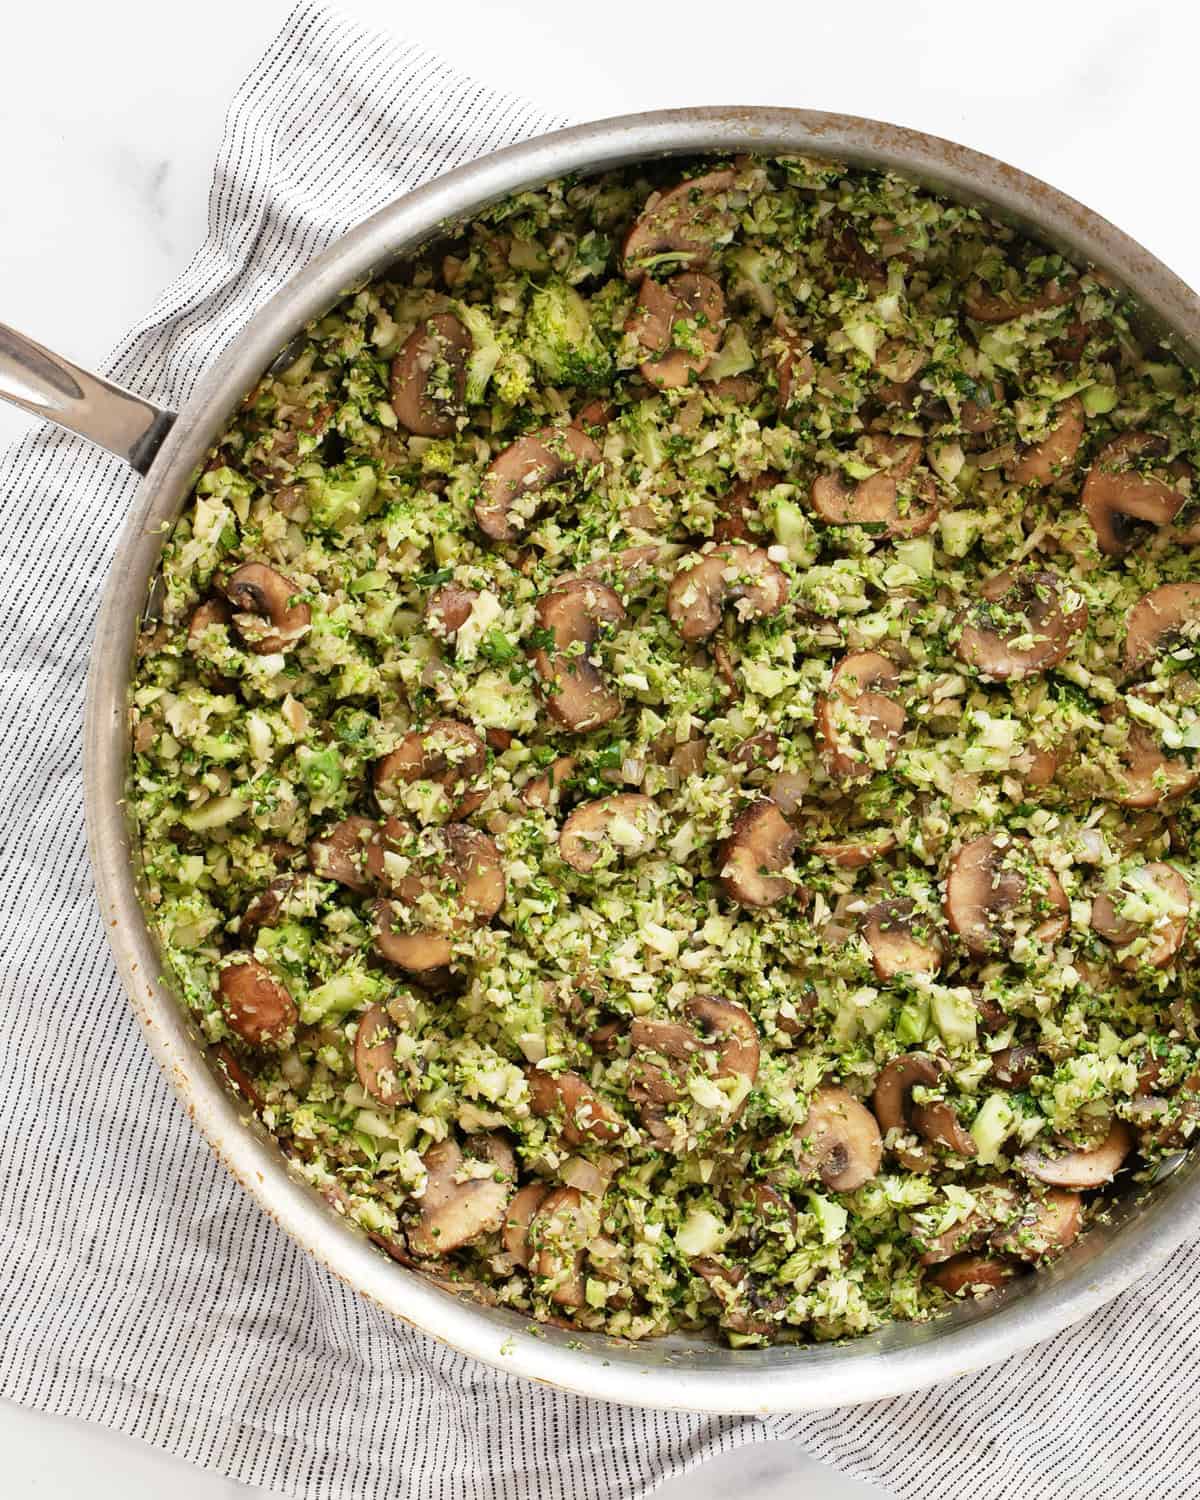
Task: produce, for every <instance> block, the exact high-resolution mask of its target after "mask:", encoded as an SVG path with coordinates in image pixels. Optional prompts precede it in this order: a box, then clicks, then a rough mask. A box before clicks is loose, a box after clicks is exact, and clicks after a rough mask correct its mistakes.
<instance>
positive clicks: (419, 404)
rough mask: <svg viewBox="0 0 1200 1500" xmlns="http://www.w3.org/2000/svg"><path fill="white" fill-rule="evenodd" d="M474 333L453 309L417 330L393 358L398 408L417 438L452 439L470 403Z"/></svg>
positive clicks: (403, 423) (402, 421)
mask: <svg viewBox="0 0 1200 1500" xmlns="http://www.w3.org/2000/svg"><path fill="white" fill-rule="evenodd" d="M472 347H473V346H472V342H471V335H470V334H469V333H468V332H467V330H466V329H465V328H464V327H463V325H462V324H461V323H460V322H459V320H458V319H457V318H456V317H455V316H454V314H453V313H437V314H436V315H435V316H434V317H432V318H429V319H428V320H427V321H426V322H424V323H421V324H420V325H418V327H416V328H414V329H413V331H412V333H410V334H409V336H408V338H407V339H405V341H404V346H403V348H402V349H401V350H400V353H399V354H397V355H396V357H395V359H394V360H392V371H391V387H390V389H391V399H392V410H393V411H394V412H395V413H396V416H397V417H398V418H399V420H400V425H401V426H402V427H407V428H408V430H409V432H411V433H415V434H416V436H417V437H433V438H441V437H451V436H452V435H453V433H454V431H455V429H456V427H457V419H458V418H459V417H460V416H462V415H463V413H464V411H465V410H466V407H465V405H464V401H463V397H464V395H465V393H466V389H467V364H468V362H469V360H470V358H471V350H472Z"/></svg>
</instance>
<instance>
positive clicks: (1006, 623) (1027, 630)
mask: <svg viewBox="0 0 1200 1500" xmlns="http://www.w3.org/2000/svg"><path fill="white" fill-rule="evenodd" d="M979 594H980V598H981V600H982V602H981V603H977V604H969V605H967V606H966V607H965V608H964V609H963V610H961V611H960V613H959V615H958V622H959V625H960V627H961V628H960V631H959V637H958V640H957V641H956V642H955V644H954V650H955V653H956V654H957V655H958V656H959V657H960V658H961V660H963V661H965V662H966V663H967V665H968V666H971V667H974V668H975V670H976V671H977V672H978V673H979V675H980V676H981V677H982V678H984V679H985V680H986V681H989V682H1003V681H1016V680H1018V679H1020V678H1022V677H1029V676H1031V675H1032V674H1033V673H1035V672H1044V671H1046V670H1047V669H1048V668H1050V667H1056V666H1057V665H1058V664H1059V663H1060V662H1061V661H1064V660H1065V659H1066V657H1067V655H1068V654H1069V653H1070V650H1071V646H1072V644H1073V642H1074V640H1075V637H1076V636H1077V635H1078V634H1079V633H1080V631H1082V630H1083V628H1084V627H1085V625H1086V624H1087V605H1086V604H1085V603H1084V602H1083V600H1082V598H1080V597H1079V595H1078V594H1076V593H1074V591H1073V590H1071V589H1070V588H1069V587H1068V586H1067V585H1066V584H1064V583H1063V582H1062V580H1061V579H1059V578H1058V577H1057V576H1056V575H1055V574H1054V573H1051V572H1049V571H1048V570H1047V569H1041V570H1039V571H1038V572H1035V573H1023V572H1018V571H1017V570H1016V569H1014V568H1006V569H1005V571H1004V572H1003V573H997V574H995V575H994V576H993V577H991V578H989V579H987V580H986V581H985V582H984V583H982V584H981V585H980V587H979Z"/></svg>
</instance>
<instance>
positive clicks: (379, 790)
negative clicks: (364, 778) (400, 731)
mask: <svg viewBox="0 0 1200 1500" xmlns="http://www.w3.org/2000/svg"><path fill="white" fill-rule="evenodd" d="M486 765H487V750H486V748H485V747H484V743H483V741H482V740H481V739H480V738H479V736H478V735H477V734H476V733H475V731H474V730H473V729H472V728H471V727H470V726H469V725H467V724H460V723H459V722H458V720H457V719H435V720H434V721H433V723H432V724H430V725H429V727H428V728H427V729H414V730H412V731H410V732H409V733H408V734H406V735H405V736H404V738H403V739H402V740H401V741H400V743H399V744H398V745H397V746H396V748H395V749H394V750H392V751H391V752H390V753H389V754H387V755H385V756H384V757H383V759H382V760H380V761H379V762H378V763H377V764H376V766H375V777H374V780H375V796H376V798H377V800H378V802H379V805H380V807H382V808H383V810H384V812H394V811H396V810H398V808H397V794H398V792H399V790H400V788H401V787H404V786H410V785H411V784H412V783H413V782H414V781H433V782H437V783H438V785H440V786H441V787H442V789H443V790H444V791H445V793H446V796H447V798H448V799H449V803H448V807H449V810H450V815H451V816H452V817H454V818H465V817H468V816H469V815H470V814H471V813H472V812H474V811H475V810H476V809H477V808H478V807H479V805H480V804H481V803H482V801H483V800H484V797H485V796H486V795H487V794H486V792H485V791H484V790H483V789H482V788H480V787H478V786H476V785H475V784H474V783H475V782H476V781H477V780H478V778H479V776H480V775H481V774H482V772H483V770H484V768H485V767H486Z"/></svg>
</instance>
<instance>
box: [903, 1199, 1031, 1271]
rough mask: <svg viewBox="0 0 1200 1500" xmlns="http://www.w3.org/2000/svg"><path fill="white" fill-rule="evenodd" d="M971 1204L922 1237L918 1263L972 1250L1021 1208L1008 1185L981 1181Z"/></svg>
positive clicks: (1002, 1227) (923, 1263) (937, 1262)
mask: <svg viewBox="0 0 1200 1500" xmlns="http://www.w3.org/2000/svg"><path fill="white" fill-rule="evenodd" d="M974 1198H975V1207H974V1208H973V1209H971V1211H970V1212H969V1213H968V1214H966V1215H965V1216H964V1217H962V1218H960V1219H958V1220H957V1221H956V1222H955V1223H953V1224H951V1225H950V1226H949V1227H948V1228H946V1229H943V1230H942V1231H941V1232H940V1233H939V1234H935V1235H932V1236H930V1237H925V1236H922V1237H921V1239H920V1243H921V1244H922V1245H923V1246H924V1249H923V1250H922V1252H921V1257H920V1259H921V1264H922V1265H923V1266H932V1265H938V1264H941V1263H942V1262H944V1261H948V1260H950V1259H951V1258H952V1257H953V1256H956V1255H961V1254H963V1253H964V1252H965V1251H969V1250H975V1249H977V1248H978V1247H979V1246H980V1245H982V1244H983V1242H984V1241H985V1240H987V1239H988V1238H989V1237H990V1236H992V1235H994V1234H998V1233H1000V1232H1001V1231H1002V1230H1003V1229H1004V1228H1005V1227H1006V1226H1007V1225H1008V1224H1011V1223H1012V1222H1013V1220H1014V1219H1015V1218H1016V1216H1017V1215H1018V1214H1019V1212H1020V1210H1021V1200H1020V1199H1019V1198H1018V1196H1017V1194H1016V1193H1015V1192H1014V1191H1013V1190H1012V1188H1009V1187H1002V1186H999V1185H994V1184H985V1185H983V1186H982V1187H978V1188H976V1189H975V1190H974Z"/></svg>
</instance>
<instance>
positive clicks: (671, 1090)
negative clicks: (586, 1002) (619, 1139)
mask: <svg viewBox="0 0 1200 1500" xmlns="http://www.w3.org/2000/svg"><path fill="white" fill-rule="evenodd" d="M683 1009H684V1015H685V1016H686V1017H687V1019H688V1021H689V1022H691V1023H692V1024H691V1025H685V1024H684V1023H682V1022H679V1021H648V1020H642V1019H639V1020H636V1021H634V1023H633V1025H632V1026H631V1027H630V1029H629V1040H630V1043H631V1045H632V1048H633V1052H634V1057H633V1061H632V1062H631V1065H630V1080H631V1082H630V1089H629V1097H630V1099H632V1100H633V1102H634V1104H635V1105H637V1107H638V1113H639V1115H640V1116H641V1119H642V1123H643V1125H645V1126H646V1128H647V1129H648V1130H649V1132H650V1134H651V1136H652V1137H653V1138H654V1140H655V1141H656V1143H657V1144H659V1145H660V1146H662V1147H664V1148H669V1147H670V1146H671V1144H672V1140H673V1137H672V1132H671V1131H670V1130H669V1129H667V1128H666V1126H665V1123H664V1116H663V1107H664V1106H665V1105H668V1104H675V1103H677V1102H678V1101H679V1100H681V1099H683V1098H684V1097H685V1095H686V1093H687V1076H688V1070H689V1069H690V1067H691V1065H692V1063H693V1062H694V1060H695V1059H696V1058H698V1057H704V1058H705V1059H706V1060H707V1062H706V1076H708V1077H713V1078H716V1079H723V1078H739V1079H742V1080H744V1083H743V1084H742V1086H741V1089H740V1092H737V1093H733V1094H730V1095H729V1098H730V1100H731V1102H732V1106H733V1107H732V1110H731V1111H730V1112H728V1113H727V1114H726V1116H725V1119H724V1124H725V1125H726V1127H728V1126H730V1125H732V1124H733V1123H734V1121H735V1120H737V1118H738V1117H739V1116H740V1115H741V1113H742V1110H743V1109H744V1108H745V1106H746V1099H747V1097H748V1095H749V1091H750V1086H751V1085H752V1084H753V1083H754V1081H755V1079H756V1078H757V1077H758V1063H759V1054H760V1044H759V1037H758V1027H757V1026H756V1025H755V1023H754V1018H753V1016H751V1014H750V1012H749V1011H748V1010H746V1008H745V1007H744V1006H742V1005H738V1004H736V1003H735V1002H734V1001H732V1000H723V999H721V998H719V997H718V996H716V995H697V996H694V997H693V998H692V999H691V1000H689V1001H687V1003H686V1004H685V1005H684V1008H683ZM694 1028H698V1029H694ZM639 1054H651V1055H652V1057H653V1058H655V1059H657V1058H661V1059H663V1061H662V1062H659V1061H655V1060H651V1058H648V1057H646V1056H641V1055H639ZM672 1062H677V1063H683V1064H685V1065H686V1066H685V1067H684V1068H683V1069H675V1068H672V1067H671V1066H670V1064H671V1063H672Z"/></svg>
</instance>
